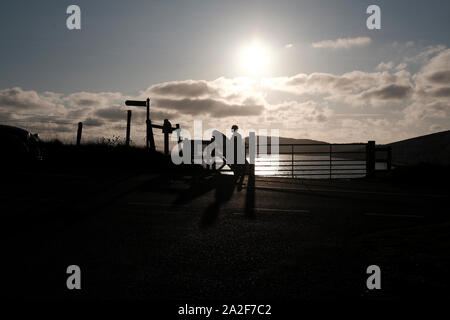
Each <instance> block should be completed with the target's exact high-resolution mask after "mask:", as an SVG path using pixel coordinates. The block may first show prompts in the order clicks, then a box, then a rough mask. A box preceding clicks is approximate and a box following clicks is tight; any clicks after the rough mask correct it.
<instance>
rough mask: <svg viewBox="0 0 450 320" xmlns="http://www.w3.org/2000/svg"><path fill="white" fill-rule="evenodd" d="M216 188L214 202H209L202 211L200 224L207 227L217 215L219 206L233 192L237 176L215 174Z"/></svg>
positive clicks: (226, 200) (227, 199)
mask: <svg viewBox="0 0 450 320" xmlns="http://www.w3.org/2000/svg"><path fill="white" fill-rule="evenodd" d="M216 177H217V180H216V181H215V182H216V190H215V196H214V202H213V203H212V204H210V205H209V206H208V207H207V208H206V210H205V211H204V212H203V215H202V218H201V221H200V226H201V227H208V226H210V225H212V224H213V223H214V221H215V220H216V218H217V216H218V215H219V212H220V208H221V207H222V205H223V204H224V203H226V202H228V201H229V200H230V199H231V197H232V196H233V193H234V188H235V186H236V179H237V176H234V175H217V176H216Z"/></svg>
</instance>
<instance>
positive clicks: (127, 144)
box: [125, 110, 131, 147]
mask: <svg viewBox="0 0 450 320" xmlns="http://www.w3.org/2000/svg"><path fill="white" fill-rule="evenodd" d="M130 128H131V110H128V111H127V134H126V138H125V145H126V146H127V147H128V146H129V145H130Z"/></svg>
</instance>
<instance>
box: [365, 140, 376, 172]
mask: <svg viewBox="0 0 450 320" xmlns="http://www.w3.org/2000/svg"><path fill="white" fill-rule="evenodd" d="M374 174H375V141H369V142H367V144H366V177H373V176H374Z"/></svg>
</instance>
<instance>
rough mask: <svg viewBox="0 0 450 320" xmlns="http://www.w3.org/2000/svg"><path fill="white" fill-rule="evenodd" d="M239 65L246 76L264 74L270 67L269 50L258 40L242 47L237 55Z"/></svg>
mask: <svg viewBox="0 0 450 320" xmlns="http://www.w3.org/2000/svg"><path fill="white" fill-rule="evenodd" d="M239 67H240V70H241V72H244V73H245V75H247V76H258V75H264V74H266V73H267V72H268V71H269V67H270V51H269V49H268V47H267V46H265V45H264V44H263V43H261V42H259V41H253V42H252V43H250V44H249V45H247V46H246V47H244V48H243V49H242V50H241V52H240V55H239Z"/></svg>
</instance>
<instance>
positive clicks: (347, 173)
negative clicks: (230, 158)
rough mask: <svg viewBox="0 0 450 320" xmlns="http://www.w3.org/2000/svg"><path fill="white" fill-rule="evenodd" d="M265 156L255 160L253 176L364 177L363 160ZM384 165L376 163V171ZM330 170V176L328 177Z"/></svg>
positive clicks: (303, 156) (306, 156)
mask: <svg viewBox="0 0 450 320" xmlns="http://www.w3.org/2000/svg"><path fill="white" fill-rule="evenodd" d="M293 164H294V166H292V155H279V156H272V157H270V156H266V157H258V158H256V164H255V174H256V175H260V176H285V177H294V178H309V179H325V178H328V179H329V178H330V177H331V178H358V177H364V176H365V175H366V161H365V160H348V159H344V158H338V157H332V158H331V162H330V157H329V156H328V155H323V156H318V155H313V156H311V155H298V154H296V155H294V163H293ZM385 166H386V165H385V164H384V163H377V164H376V168H377V169H379V170H380V169H385ZM330 168H331V176H330Z"/></svg>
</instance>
